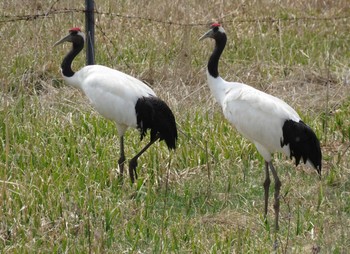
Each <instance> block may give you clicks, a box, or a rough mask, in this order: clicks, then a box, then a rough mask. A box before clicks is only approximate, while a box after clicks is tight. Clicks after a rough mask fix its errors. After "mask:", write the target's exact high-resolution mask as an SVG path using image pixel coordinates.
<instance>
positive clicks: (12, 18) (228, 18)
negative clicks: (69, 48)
mask: <svg viewBox="0 0 350 254" xmlns="http://www.w3.org/2000/svg"><path fill="white" fill-rule="evenodd" d="M86 12H87V11H86V10H85V9H78V8H63V9H54V8H50V9H49V10H48V11H46V12H42V13H35V14H26V15H2V16H0V23H11V22H16V21H34V20H37V19H42V18H50V17H52V16H55V15H60V14H72V13H81V14H85V13H86ZM94 13H95V14H96V15H104V16H110V17H118V18H122V19H133V20H140V21H148V22H152V23H160V24H165V25H176V26H191V27H194V26H203V25H208V22H186V23H185V22H178V21H170V20H162V19H155V18H151V17H146V16H132V15H127V14H120V13H114V12H104V11H98V10H96V9H95V10H94ZM349 18H350V15H340V16H330V17H328V16H327V17H312V16H300V17H297V16H292V17H283V18H281V17H271V16H269V17H259V18H241V17H238V16H236V15H235V14H228V15H225V16H222V17H220V18H219V19H218V20H219V21H220V22H222V23H230V22H235V23H256V22H261V23H263V22H266V23H273V22H277V21H278V22H281V21H284V22H297V21H334V20H344V21H346V20H348V19H349Z"/></svg>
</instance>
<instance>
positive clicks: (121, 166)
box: [118, 136, 125, 176]
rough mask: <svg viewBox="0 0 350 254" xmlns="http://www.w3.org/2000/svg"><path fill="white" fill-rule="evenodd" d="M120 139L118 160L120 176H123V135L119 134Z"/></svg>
mask: <svg viewBox="0 0 350 254" xmlns="http://www.w3.org/2000/svg"><path fill="white" fill-rule="evenodd" d="M119 140H120V157H119V160H118V165H119V174H120V176H123V173H124V162H125V153H124V136H121V137H120V138H119Z"/></svg>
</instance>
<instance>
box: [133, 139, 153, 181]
mask: <svg viewBox="0 0 350 254" xmlns="http://www.w3.org/2000/svg"><path fill="white" fill-rule="evenodd" d="M158 139H159V135H158V134H157V135H156V136H155V138H154V139H153V140H151V141H150V142H149V143H148V144H147V145H146V146H145V147H144V148H142V150H141V151H140V152H138V153H137V154H136V155H135V156H134V157H133V158H132V159H131V160H130V162H129V175H130V180H131V182H132V183H134V182H135V178H136V179H137V172H136V167H137V159H138V158H139V157H140V156H141V155H142V154H143V153H144V152H145V151H146V150H147V149H148V148H149V147H150V146H151V145H152V144H153V143H154V142H156V141H157V140H158ZM134 173H135V177H134Z"/></svg>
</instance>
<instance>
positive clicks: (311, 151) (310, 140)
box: [281, 120, 322, 174]
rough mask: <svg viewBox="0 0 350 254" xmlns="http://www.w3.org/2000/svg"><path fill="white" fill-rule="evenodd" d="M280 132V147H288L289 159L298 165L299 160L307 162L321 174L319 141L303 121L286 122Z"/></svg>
mask: <svg viewBox="0 0 350 254" xmlns="http://www.w3.org/2000/svg"><path fill="white" fill-rule="evenodd" d="M282 131H283V140H282V139H281V147H283V146H285V145H289V148H290V158H292V157H294V158H295V164H296V165H298V164H299V162H300V159H301V158H302V159H303V162H304V163H306V161H307V160H309V161H311V162H312V164H313V166H314V167H315V168H316V170H317V172H318V173H319V174H321V167H322V162H321V161H322V153H321V148H320V141H319V140H318V139H317V137H316V134H315V133H314V132H313V130H312V129H311V128H310V127H309V126H307V125H306V124H305V123H304V122H303V121H299V122H295V121H293V120H286V121H285V122H284V124H283V128H282Z"/></svg>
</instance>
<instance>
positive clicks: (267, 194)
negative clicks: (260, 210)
mask: <svg viewBox="0 0 350 254" xmlns="http://www.w3.org/2000/svg"><path fill="white" fill-rule="evenodd" d="M265 173H266V176H265V182H264V190H265V213H264V217H265V220H266V217H267V207H268V203H269V188H270V183H271V180H270V173H269V163H268V162H267V161H265Z"/></svg>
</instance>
